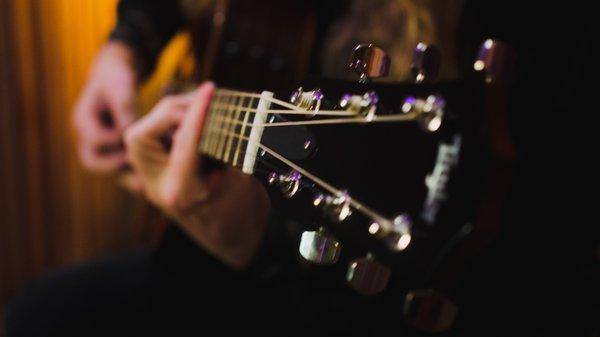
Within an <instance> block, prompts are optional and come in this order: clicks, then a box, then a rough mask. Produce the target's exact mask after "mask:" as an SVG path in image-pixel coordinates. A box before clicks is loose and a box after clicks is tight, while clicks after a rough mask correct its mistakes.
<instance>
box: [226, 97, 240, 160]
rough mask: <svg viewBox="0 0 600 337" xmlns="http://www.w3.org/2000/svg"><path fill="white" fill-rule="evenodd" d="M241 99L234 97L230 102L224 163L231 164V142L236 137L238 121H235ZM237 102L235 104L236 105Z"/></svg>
mask: <svg viewBox="0 0 600 337" xmlns="http://www.w3.org/2000/svg"><path fill="white" fill-rule="evenodd" d="M239 101H240V98H239V97H233V98H232V99H231V100H230V103H231V106H230V107H229V110H230V111H229V113H228V114H227V116H228V118H229V125H228V126H227V129H226V130H227V132H228V136H227V145H225V153H224V154H223V161H224V162H225V163H228V164H229V155H230V153H231V142H232V141H233V138H235V137H234V135H235V123H234V121H236V120H237V119H235V115H236V112H238V111H239ZM234 102H235V103H234Z"/></svg>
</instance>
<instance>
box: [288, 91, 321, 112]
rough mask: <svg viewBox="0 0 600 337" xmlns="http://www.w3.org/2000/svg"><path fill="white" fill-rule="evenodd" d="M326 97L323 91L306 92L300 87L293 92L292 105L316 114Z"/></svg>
mask: <svg viewBox="0 0 600 337" xmlns="http://www.w3.org/2000/svg"><path fill="white" fill-rule="evenodd" d="M324 97H325V95H323V92H322V91H321V89H315V90H311V91H304V88H302V87H299V88H298V89H296V90H294V92H292V95H291V96H290V103H292V104H294V105H295V106H297V107H299V108H302V109H305V110H308V111H313V112H314V113H315V114H316V113H317V112H318V111H319V109H320V108H321V101H323V98H324Z"/></svg>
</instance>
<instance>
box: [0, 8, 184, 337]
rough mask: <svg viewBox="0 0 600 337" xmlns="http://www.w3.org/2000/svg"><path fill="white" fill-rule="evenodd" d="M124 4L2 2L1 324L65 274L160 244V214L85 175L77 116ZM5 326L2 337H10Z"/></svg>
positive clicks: (180, 41) (109, 182)
mask: <svg viewBox="0 0 600 337" xmlns="http://www.w3.org/2000/svg"><path fill="white" fill-rule="evenodd" d="M116 5H117V0H101V1H98V0H77V1H72V0H53V1H36V0H0V317H4V315H3V311H4V306H5V304H6V302H7V301H8V300H9V299H10V298H11V297H12V296H13V295H15V293H16V292H18V291H19V290H20V289H21V288H22V287H23V286H24V285H25V284H26V283H27V282H28V281H30V280H31V279H33V278H34V277H36V276H38V275H40V274H41V273H43V272H44V271H46V270H48V269H50V268H52V267H57V266H62V265H65V264H69V263H74V262H79V261H83V260H86V259H90V258H97V257H101V256H106V255H109V254H111V253H114V252H116V251H120V250H125V249H130V248H132V247H136V246H140V245H143V244H147V243H149V242H152V241H153V239H154V238H156V237H157V234H158V232H159V231H160V228H159V226H153V225H151V224H149V223H148V221H145V219H144V218H145V217H147V216H149V213H148V212H151V211H150V210H147V209H146V207H147V206H146V205H145V204H143V203H142V202H141V201H139V200H136V199H134V198H132V197H130V196H129V195H128V194H127V193H125V192H124V191H122V190H121V189H120V188H119V187H118V186H117V184H116V183H115V179H114V177H99V176H94V175H91V174H89V173H86V172H85V171H84V170H83V169H82V168H81V167H80V165H79V162H78V160H77V157H76V152H75V146H76V145H75V138H74V133H73V131H72V128H71V109H72V106H73V104H74V101H75V100H76V98H77V94H78V92H79V90H80V88H81V86H82V85H83V83H84V80H85V78H86V76H87V71H88V68H89V66H90V64H91V62H92V61H93V56H94V54H95V53H96V52H97V50H98V49H99V47H100V46H101V45H102V43H103V42H104V41H105V40H106V39H107V35H108V33H109V30H110V29H111V28H112V27H113V25H114V21H115V15H116V11H115V8H116ZM186 41H187V40H186V37H185V36H181V37H178V38H176V39H175V40H174V41H173V42H172V43H171V46H170V47H169V48H168V50H167V52H166V53H165V54H164V55H163V59H162V60H161V62H160V66H159V70H158V71H157V73H156V74H155V76H154V78H152V79H151V80H150V81H149V83H148V84H146V85H145V86H144V88H142V90H141V91H140V98H139V105H140V109H139V110H140V111H145V108H146V107H147V106H149V105H151V104H152V103H153V102H154V101H155V97H157V96H158V95H157V93H158V92H159V91H160V90H161V86H162V83H164V80H163V79H164V78H168V77H169V75H170V72H171V71H172V69H173V66H174V64H175V63H176V61H177V60H178V57H179V55H180V54H181V52H182V51H183V50H186V49H185V48H186ZM2 330H3V329H2V325H1V323H0V334H1V333H2V332H1V331H2Z"/></svg>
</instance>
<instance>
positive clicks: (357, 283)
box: [346, 253, 392, 295]
mask: <svg viewBox="0 0 600 337" xmlns="http://www.w3.org/2000/svg"><path fill="white" fill-rule="evenodd" d="M391 274H392V271H391V270H390V268H388V267H387V266H385V265H384V264H382V263H381V262H379V261H377V260H375V257H374V256H373V255H372V254H370V253H369V254H367V256H366V257H363V258H360V259H356V260H354V261H352V262H350V265H349V267H348V272H347V273H346V282H347V283H348V285H349V286H350V288H352V289H354V290H356V291H357V292H359V293H361V294H363V295H374V294H377V293H379V292H381V291H382V290H383V289H385V287H386V286H387V283H388V281H389V279H390V275H391Z"/></svg>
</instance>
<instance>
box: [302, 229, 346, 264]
mask: <svg viewBox="0 0 600 337" xmlns="http://www.w3.org/2000/svg"><path fill="white" fill-rule="evenodd" d="M341 251H342V244H341V243H340V242H339V241H338V240H337V239H336V238H334V237H333V236H331V235H329V233H327V231H326V230H325V229H324V228H323V227H321V228H319V230H317V231H306V232H304V233H302V237H301V238H300V248H299V252H300V255H301V256H302V257H303V258H304V259H305V260H307V261H309V262H312V263H314V264H318V265H331V264H334V263H336V262H337V261H338V259H339V257H340V253H341Z"/></svg>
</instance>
